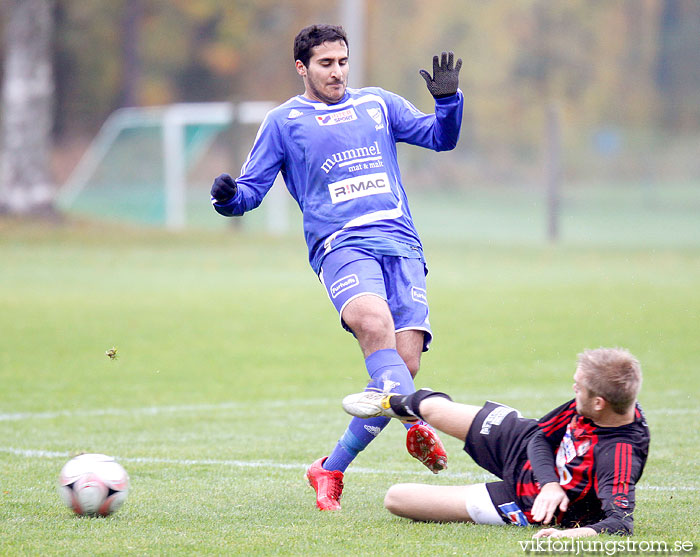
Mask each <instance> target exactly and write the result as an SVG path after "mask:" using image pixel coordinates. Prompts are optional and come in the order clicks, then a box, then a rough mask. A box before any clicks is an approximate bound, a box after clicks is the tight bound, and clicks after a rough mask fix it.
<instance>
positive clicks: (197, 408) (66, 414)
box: [0, 399, 337, 422]
mask: <svg viewBox="0 0 700 557" xmlns="http://www.w3.org/2000/svg"><path fill="white" fill-rule="evenodd" d="M334 403H337V401H335V400H331V399H316V400H314V399H299V400H272V401H265V402H264V404H261V403H253V402H221V403H219V404H181V405H172V406H146V407H142V408H126V409H125V408H96V409H93V410H80V409H77V410H57V411H55V412H15V413H5V414H0V422H17V421H24V420H53V419H55V418H73V417H90V416H134V415H147V416H155V415H157V414H182V413H186V412H208V411H212V410H239V409H242V408H250V407H251V406H264V408H265V409H267V408H286V407H296V406H322V405H330V404H334Z"/></svg>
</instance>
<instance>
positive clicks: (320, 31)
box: [294, 23, 349, 66]
mask: <svg viewBox="0 0 700 557" xmlns="http://www.w3.org/2000/svg"><path fill="white" fill-rule="evenodd" d="M337 41H343V42H344V43H345V46H346V47H348V51H349V46H348V37H347V35H346V34H345V29H343V28H342V26H340V25H327V24H325V23H321V24H317V25H309V26H308V27H304V28H303V29H302V30H301V31H299V34H298V35H297V36H296V37H295V39H294V61H295V62H296V61H297V60H301V63H302V64H304V65H305V66H308V65H309V60H310V59H311V49H312V48H314V47H316V46H318V45H320V44H323V43H325V42H331V43H333V42H337Z"/></svg>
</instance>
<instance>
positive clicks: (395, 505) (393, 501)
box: [384, 484, 409, 516]
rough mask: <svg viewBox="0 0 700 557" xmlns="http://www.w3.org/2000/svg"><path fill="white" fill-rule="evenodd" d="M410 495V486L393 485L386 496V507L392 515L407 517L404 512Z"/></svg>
mask: <svg viewBox="0 0 700 557" xmlns="http://www.w3.org/2000/svg"><path fill="white" fill-rule="evenodd" d="M408 495H409V484H396V485H392V486H391V487H390V488H389V491H387V492H386V495H385V496H384V507H385V508H386V510H388V511H389V512H390V513H392V514H395V515H398V516H405V514H404V512H405V506H406V502H407V500H408ZM402 511H404V512H402Z"/></svg>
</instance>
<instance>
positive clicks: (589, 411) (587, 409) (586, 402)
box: [574, 369, 596, 418]
mask: <svg viewBox="0 0 700 557" xmlns="http://www.w3.org/2000/svg"><path fill="white" fill-rule="evenodd" d="M574 393H575V394H576V412H578V413H579V414H581V415H582V416H585V417H586V418H594V417H595V415H596V410H595V407H594V402H595V399H596V397H595V396H593V395H592V394H591V392H590V391H589V390H588V389H587V388H586V386H585V384H584V376H583V373H581V370H580V369H577V370H576V373H574Z"/></svg>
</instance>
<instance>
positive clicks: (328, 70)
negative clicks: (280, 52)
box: [296, 41, 350, 104]
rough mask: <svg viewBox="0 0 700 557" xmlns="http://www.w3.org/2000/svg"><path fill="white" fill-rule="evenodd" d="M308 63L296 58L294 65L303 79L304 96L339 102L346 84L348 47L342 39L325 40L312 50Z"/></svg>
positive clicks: (324, 101)
mask: <svg viewBox="0 0 700 557" xmlns="http://www.w3.org/2000/svg"><path fill="white" fill-rule="evenodd" d="M311 52H312V55H311V59H310V60H309V65H308V66H304V64H302V63H301V61H300V60H297V63H296V67H297V72H298V73H299V75H301V76H302V78H303V79H304V87H305V91H304V96H306V98H308V99H311V100H312V101H321V102H323V103H326V104H335V103H337V102H339V101H340V100H341V99H342V98H343V95H345V89H346V87H347V85H348V73H349V71H350V66H349V64H348V47H347V46H346V45H345V43H344V42H343V41H335V42H325V43H322V44H320V45H318V46H315V47H314V48H313V49H312V50H311Z"/></svg>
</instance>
